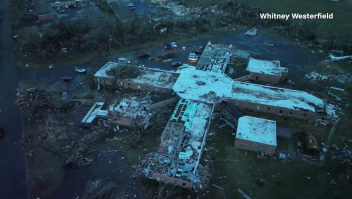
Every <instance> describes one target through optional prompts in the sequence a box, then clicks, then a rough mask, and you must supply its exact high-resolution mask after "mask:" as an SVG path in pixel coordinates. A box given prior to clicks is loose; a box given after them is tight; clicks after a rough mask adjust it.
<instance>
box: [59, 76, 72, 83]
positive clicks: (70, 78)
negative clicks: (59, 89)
mask: <svg viewBox="0 0 352 199" xmlns="http://www.w3.org/2000/svg"><path fill="white" fill-rule="evenodd" d="M72 80H73V78H72V77H63V78H61V81H63V82H69V81H72Z"/></svg>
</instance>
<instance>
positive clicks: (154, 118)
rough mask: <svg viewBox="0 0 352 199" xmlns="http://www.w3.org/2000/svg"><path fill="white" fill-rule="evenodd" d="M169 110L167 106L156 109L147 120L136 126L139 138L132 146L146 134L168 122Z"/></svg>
mask: <svg viewBox="0 0 352 199" xmlns="http://www.w3.org/2000/svg"><path fill="white" fill-rule="evenodd" d="M167 112H168V109H165V108H160V109H156V110H155V111H154V113H153V114H152V115H151V116H150V117H149V118H148V119H147V121H146V122H143V123H141V124H137V125H136V126H135V128H136V131H137V139H136V141H135V143H134V144H133V145H132V146H135V145H136V144H137V142H138V141H139V140H140V139H141V138H142V137H143V136H144V135H146V134H148V133H150V132H153V131H155V130H156V129H157V128H162V127H163V126H164V125H165V124H166V123H167V118H168V116H167Z"/></svg>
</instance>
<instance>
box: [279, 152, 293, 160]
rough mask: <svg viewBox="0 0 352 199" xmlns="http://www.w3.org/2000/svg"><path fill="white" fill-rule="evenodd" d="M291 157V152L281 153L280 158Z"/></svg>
mask: <svg viewBox="0 0 352 199" xmlns="http://www.w3.org/2000/svg"><path fill="white" fill-rule="evenodd" d="M289 157H291V155H290V154H284V153H279V158H280V159H284V160H286V159H287V158H289Z"/></svg>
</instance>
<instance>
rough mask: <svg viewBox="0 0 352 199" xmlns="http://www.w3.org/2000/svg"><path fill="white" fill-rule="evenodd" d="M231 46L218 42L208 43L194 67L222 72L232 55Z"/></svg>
mask: <svg viewBox="0 0 352 199" xmlns="http://www.w3.org/2000/svg"><path fill="white" fill-rule="evenodd" d="M230 50H231V47H229V46H224V45H220V44H215V45H212V44H210V43H209V44H208V45H207V46H205V48H204V51H203V53H202V55H201V57H200V58H199V60H198V62H197V65H196V68H197V69H198V70H204V71H211V72H215V73H224V72H225V70H226V67H227V64H228V63H229V62H230V58H231V56H232V54H231V52H230Z"/></svg>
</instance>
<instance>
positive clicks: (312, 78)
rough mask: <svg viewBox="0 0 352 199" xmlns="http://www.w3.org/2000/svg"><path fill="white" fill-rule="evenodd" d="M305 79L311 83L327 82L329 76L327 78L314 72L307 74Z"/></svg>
mask: <svg viewBox="0 0 352 199" xmlns="http://www.w3.org/2000/svg"><path fill="white" fill-rule="evenodd" d="M305 78H306V79H308V80H310V81H313V82H315V81H324V80H327V79H329V76H326V75H323V74H320V73H318V72H315V71H313V72H311V73H309V74H306V75H305Z"/></svg>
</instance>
